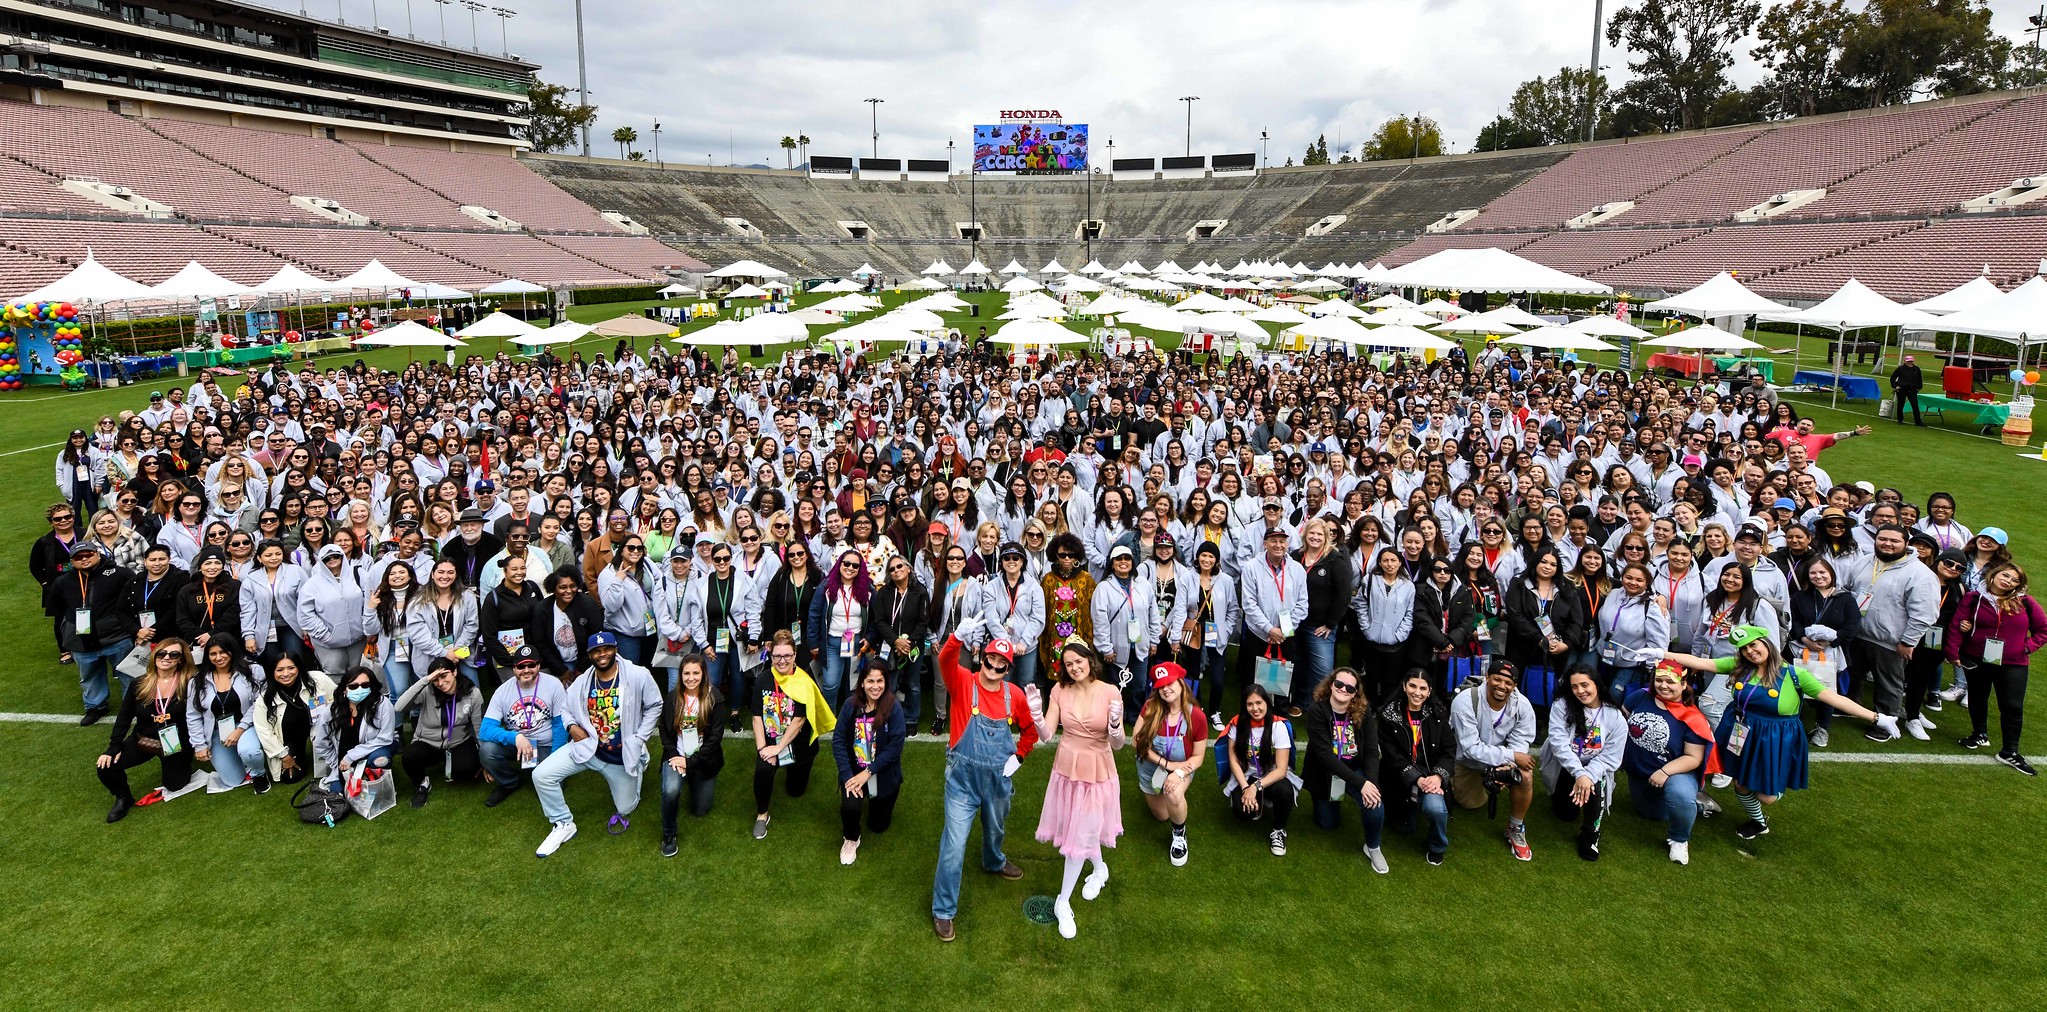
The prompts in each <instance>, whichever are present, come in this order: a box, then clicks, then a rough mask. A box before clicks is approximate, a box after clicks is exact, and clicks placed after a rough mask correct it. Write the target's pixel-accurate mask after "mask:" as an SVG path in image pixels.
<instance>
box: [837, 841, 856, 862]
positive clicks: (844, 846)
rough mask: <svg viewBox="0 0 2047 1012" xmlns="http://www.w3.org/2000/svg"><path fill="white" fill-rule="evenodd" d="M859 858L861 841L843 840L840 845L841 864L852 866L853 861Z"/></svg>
mask: <svg viewBox="0 0 2047 1012" xmlns="http://www.w3.org/2000/svg"><path fill="white" fill-rule="evenodd" d="M858 856H860V841H858V840H843V841H841V842H840V843H839V863H840V864H852V863H853V859H854V858H856V857H858Z"/></svg>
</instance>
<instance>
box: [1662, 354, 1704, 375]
mask: <svg viewBox="0 0 2047 1012" xmlns="http://www.w3.org/2000/svg"><path fill="white" fill-rule="evenodd" d="M1649 368H1651V369H1669V370H1671V371H1672V372H1676V373H1680V374H1682V375H1685V376H1693V377H1696V376H1698V375H1699V374H1700V373H1701V371H1704V372H1706V373H1711V372H1714V371H1715V369H1716V367H1715V366H1714V365H1713V356H1711V355H1683V354H1678V353H1676V352H1668V351H1659V352H1657V353H1656V354H1654V355H1651V356H1649Z"/></svg>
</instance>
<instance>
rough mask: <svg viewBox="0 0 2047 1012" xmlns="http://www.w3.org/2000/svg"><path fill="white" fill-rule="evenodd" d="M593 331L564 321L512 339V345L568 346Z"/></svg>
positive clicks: (585, 325)
mask: <svg viewBox="0 0 2047 1012" xmlns="http://www.w3.org/2000/svg"><path fill="white" fill-rule="evenodd" d="M478 322H481V321H478ZM594 329H596V328H593V327H591V326H590V325H589V324H587V323H576V322H574V321H572V320H565V321H563V322H561V323H557V324H555V325H554V326H552V327H549V328H547V329H546V330H538V329H536V330H534V331H533V333H531V334H524V335H521V336H519V337H515V338H512V343H513V344H516V345H520V346H523V347H528V348H536V347H539V346H541V345H544V344H568V343H570V342H572V341H580V340H582V339H583V338H585V337H588V336H589V334H590V331H592V330H594Z"/></svg>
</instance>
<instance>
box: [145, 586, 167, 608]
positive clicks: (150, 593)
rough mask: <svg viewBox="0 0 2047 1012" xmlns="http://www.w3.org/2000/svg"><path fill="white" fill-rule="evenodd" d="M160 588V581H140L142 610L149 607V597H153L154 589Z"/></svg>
mask: <svg viewBox="0 0 2047 1012" xmlns="http://www.w3.org/2000/svg"><path fill="white" fill-rule="evenodd" d="M161 586H163V581H162V580H144V581H142V607H143V608H145V609H147V608H148V607H149V599H150V597H151V596H153V595H154V594H155V593H156V588H158V587H161Z"/></svg>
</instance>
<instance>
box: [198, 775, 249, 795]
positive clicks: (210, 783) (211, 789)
mask: <svg viewBox="0 0 2047 1012" xmlns="http://www.w3.org/2000/svg"><path fill="white" fill-rule="evenodd" d="M247 782H248V778H247V777H246V776H244V777H243V779H242V780H241V781H239V782H236V783H232V784H231V783H228V782H227V780H226V779H225V778H223V777H222V776H221V775H220V774H218V773H209V774H207V775H206V793H208V794H226V793H227V792H229V791H231V790H234V789H235V788H237V787H240V786H242V784H245V783H247Z"/></svg>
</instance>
